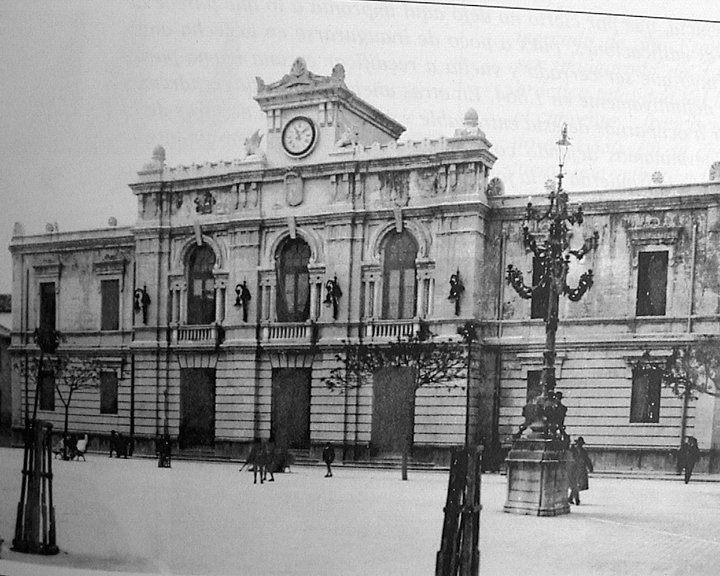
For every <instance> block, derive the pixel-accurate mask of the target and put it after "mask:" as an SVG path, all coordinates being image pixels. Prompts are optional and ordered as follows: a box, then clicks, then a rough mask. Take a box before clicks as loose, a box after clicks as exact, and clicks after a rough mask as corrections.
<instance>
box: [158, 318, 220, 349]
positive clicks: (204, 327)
mask: <svg viewBox="0 0 720 576" xmlns="http://www.w3.org/2000/svg"><path fill="white" fill-rule="evenodd" d="M221 341H222V328H221V327H220V326H218V325H217V324H197V325H192V324H190V325H184V326H173V327H172V328H171V329H170V344H171V345H172V346H175V347H179V348H215V347H217V346H218V345H219V344H220V342H221Z"/></svg>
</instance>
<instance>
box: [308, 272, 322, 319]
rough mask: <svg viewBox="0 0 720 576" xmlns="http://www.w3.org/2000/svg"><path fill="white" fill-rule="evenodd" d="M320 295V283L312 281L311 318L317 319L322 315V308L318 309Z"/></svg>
mask: <svg viewBox="0 0 720 576" xmlns="http://www.w3.org/2000/svg"><path fill="white" fill-rule="evenodd" d="M317 296H318V284H317V282H314V281H313V282H310V318H311V319H312V320H317V319H318V317H319V316H320V310H319V309H318V303H317Z"/></svg>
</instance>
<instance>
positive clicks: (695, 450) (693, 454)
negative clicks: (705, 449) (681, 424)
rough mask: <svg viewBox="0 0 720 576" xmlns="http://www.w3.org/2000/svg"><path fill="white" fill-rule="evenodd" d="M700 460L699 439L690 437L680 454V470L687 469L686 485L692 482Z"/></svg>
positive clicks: (686, 439)
mask: <svg viewBox="0 0 720 576" xmlns="http://www.w3.org/2000/svg"><path fill="white" fill-rule="evenodd" d="M698 460H700V448H699V447H698V441H697V438H695V436H688V437H687V438H685V442H684V443H683V445H682V448H680V452H679V453H678V470H682V469H683V468H684V469H685V484H687V483H688V482H690V476H692V473H693V468H695V464H696V463H697V461H698Z"/></svg>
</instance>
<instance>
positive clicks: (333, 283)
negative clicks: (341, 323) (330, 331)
mask: <svg viewBox="0 0 720 576" xmlns="http://www.w3.org/2000/svg"><path fill="white" fill-rule="evenodd" d="M341 297H342V290H341V289H340V284H339V283H338V279H337V276H335V278H333V279H332V280H328V281H327V282H325V300H323V304H325V306H332V317H333V320H337V315H338V301H339V300H340V298H341Z"/></svg>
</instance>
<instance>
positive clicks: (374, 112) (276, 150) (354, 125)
mask: <svg viewBox="0 0 720 576" xmlns="http://www.w3.org/2000/svg"><path fill="white" fill-rule="evenodd" d="M256 80H257V89H258V92H257V95H256V96H255V100H257V102H258V104H259V105H260V108H262V110H263V112H265V115H266V116H267V140H266V143H267V162H268V166H269V167H280V166H296V165H300V164H318V163H323V162H328V161H332V158H331V156H330V155H331V154H332V152H333V151H336V150H338V149H342V148H347V147H350V146H355V145H360V146H369V145H371V144H373V143H374V142H378V143H380V144H385V143H388V142H390V141H393V140H397V139H398V138H399V137H400V135H401V134H402V133H403V132H404V131H405V127H404V126H403V125H401V124H400V123H399V122H396V121H395V120H393V119H392V118H390V117H389V116H387V115H385V114H383V113H382V112H380V110H378V109H377V108H375V107H373V106H371V105H370V104H368V103H367V102H365V101H364V100H362V99H361V98H359V97H358V96H357V95H356V94H355V93H354V92H352V91H351V90H349V89H348V87H347V86H346V85H345V68H344V67H343V65H342V64H336V65H335V66H334V67H333V70H332V74H331V75H330V76H320V75H318V74H313V73H312V72H310V71H309V70H308V69H307V66H306V64H305V60H303V59H302V58H297V59H296V60H295V62H294V63H293V65H292V68H291V69H290V72H289V73H288V74H286V75H285V76H283V78H282V79H281V80H279V81H277V82H274V83H272V84H265V82H264V81H263V80H262V79H261V78H256Z"/></svg>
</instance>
